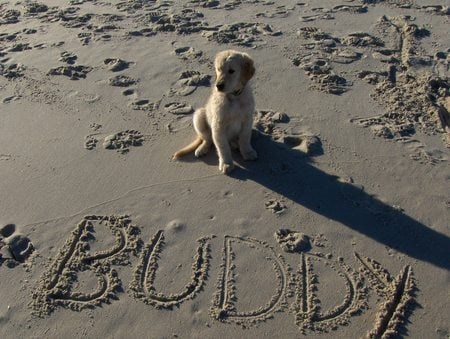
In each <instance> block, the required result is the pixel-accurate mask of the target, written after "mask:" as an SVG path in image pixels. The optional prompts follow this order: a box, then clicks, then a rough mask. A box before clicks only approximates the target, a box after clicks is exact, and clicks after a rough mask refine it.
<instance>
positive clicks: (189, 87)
mask: <svg viewBox="0 0 450 339" xmlns="http://www.w3.org/2000/svg"><path fill="white" fill-rule="evenodd" d="M210 80H211V76H210V75H208V74H203V73H200V72H197V71H185V72H182V73H181V74H180V77H179V80H178V81H177V82H176V83H175V87H174V88H171V89H170V90H169V96H173V95H181V96H186V95H189V94H192V93H193V92H194V91H195V90H196V89H197V88H198V87H199V86H209V85H210Z"/></svg>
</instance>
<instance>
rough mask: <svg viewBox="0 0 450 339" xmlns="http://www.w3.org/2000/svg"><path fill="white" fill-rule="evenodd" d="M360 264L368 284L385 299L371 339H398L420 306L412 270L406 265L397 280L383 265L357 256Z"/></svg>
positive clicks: (370, 334) (368, 335) (369, 333)
mask: <svg viewBox="0 0 450 339" xmlns="http://www.w3.org/2000/svg"><path fill="white" fill-rule="evenodd" d="M355 257H356V259H357V260H358V261H359V262H360V263H361V271H362V272H363V273H364V274H365V275H367V276H368V278H369V282H370V284H371V285H372V287H373V288H374V289H375V291H376V292H377V294H378V296H380V297H381V298H383V299H384V302H383V303H382V304H381V306H380V308H379V311H378V313H377V316H376V322H375V327H374V328H373V329H372V330H371V331H370V332H368V333H367V337H368V338H390V337H394V336H397V335H398V333H399V332H400V330H401V329H402V328H403V327H404V326H405V324H406V323H407V317H408V315H409V314H410V313H411V312H412V309H413V307H414V306H415V305H416V304H417V303H416V301H415V292H416V290H417V288H416V283H415V279H414V277H413V272H412V269H411V266H409V265H406V266H405V267H403V269H402V270H401V272H400V274H399V275H398V276H397V277H396V278H392V277H391V275H390V274H389V272H388V271H387V270H386V269H384V268H383V267H382V266H381V264H380V263H378V262H376V261H375V260H373V259H370V258H368V257H365V256H363V255H360V254H358V253H356V252H355Z"/></svg>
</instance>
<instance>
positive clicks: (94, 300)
mask: <svg viewBox="0 0 450 339" xmlns="http://www.w3.org/2000/svg"><path fill="white" fill-rule="evenodd" d="M99 227H106V228H107V230H109V231H110V232H111V233H112V235H113V237H114V245H113V246H112V247H111V248H109V249H107V250H99V251H95V252H91V251H90V249H91V246H92V245H94V243H95V240H96V237H95V233H96V230H98V228H99ZM138 233H139V230H138V228H137V227H136V226H134V225H132V224H131V220H130V219H129V218H128V216H96V215H91V216H85V217H84V218H83V220H82V221H81V222H80V223H79V224H78V225H77V226H76V227H75V229H74V230H73V231H72V234H71V236H70V238H69V239H68V240H67V241H66V243H65V244H64V245H63V246H62V248H61V249H60V251H59V253H58V254H57V255H56V258H55V260H54V261H53V262H52V263H51V264H50V265H49V267H48V268H47V270H46V271H45V272H44V274H43V275H42V276H41V278H40V279H39V281H38V286H37V288H36V290H35V291H34V292H33V295H32V298H33V299H32V301H31V303H30V306H31V308H32V309H33V311H34V313H35V314H37V315H39V316H44V315H46V314H50V313H51V312H52V311H53V310H54V309H55V308H56V307H57V306H63V307H67V308H70V309H73V310H77V311H78V310H82V309H85V308H93V307H95V306H98V305H101V304H103V303H107V302H109V301H110V300H111V299H117V296H116V293H117V292H118V290H119V288H120V286H121V282H120V279H119V277H118V275H117V272H116V270H114V269H113V268H112V267H111V266H112V265H126V264H128V263H129V255H130V252H131V253H134V254H135V255H136V252H137V249H138V247H139V241H138V238H137V234H138ZM87 272H91V273H93V274H94V275H95V277H96V278H97V288H96V289H95V291H93V292H90V293H88V292H79V291H76V290H74V287H75V285H76V283H80V281H79V277H80V275H81V274H83V275H84V274H86V273H87Z"/></svg>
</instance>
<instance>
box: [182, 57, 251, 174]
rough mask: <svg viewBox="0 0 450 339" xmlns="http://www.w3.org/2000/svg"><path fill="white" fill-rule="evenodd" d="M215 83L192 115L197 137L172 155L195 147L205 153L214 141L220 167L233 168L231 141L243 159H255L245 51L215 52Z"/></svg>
mask: <svg viewBox="0 0 450 339" xmlns="http://www.w3.org/2000/svg"><path fill="white" fill-rule="evenodd" d="M214 66H215V71H216V83H215V86H214V88H213V89H212V93H211V95H210V97H209V99H208V102H207V104H206V106H205V107H202V108H200V109H198V110H197V111H195V113H194V117H193V123H194V129H195V131H196V132H197V138H196V139H195V140H194V141H193V142H192V143H191V144H189V145H188V146H186V147H184V148H183V149H181V150H179V151H178V152H176V153H175V154H174V156H173V157H174V159H179V158H180V157H182V156H184V155H186V154H188V153H191V152H193V151H195V156H196V157H200V156H202V155H205V154H206V153H207V152H208V151H209V149H210V148H211V145H212V144H213V143H214V145H215V147H216V149H217V153H218V156H219V170H220V171H221V172H222V173H224V174H226V173H229V172H230V171H232V170H233V168H234V164H233V158H232V156H231V147H230V143H231V142H234V141H237V145H238V147H239V150H240V152H241V155H242V157H243V158H244V160H254V159H256V158H257V153H256V151H255V150H254V149H253V147H252V146H251V144H250V138H251V134H252V126H253V113H254V110H255V103H254V99H253V93H252V90H251V88H250V86H249V84H248V81H249V80H250V79H251V78H252V77H253V75H254V73H255V68H254V65H253V60H252V59H251V58H250V56H249V55H248V54H246V53H241V52H237V51H234V50H227V51H223V52H220V53H218V54H217V56H216V59H215V62H214Z"/></svg>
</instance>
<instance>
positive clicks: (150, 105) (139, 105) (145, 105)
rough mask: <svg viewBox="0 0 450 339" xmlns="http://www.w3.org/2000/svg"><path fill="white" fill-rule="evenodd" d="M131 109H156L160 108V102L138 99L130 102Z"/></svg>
mask: <svg viewBox="0 0 450 339" xmlns="http://www.w3.org/2000/svg"><path fill="white" fill-rule="evenodd" d="M129 106H130V107H131V109H134V110H142V111H154V110H157V109H158V108H159V102H150V100H148V99H138V100H135V101H132V102H130V103H129Z"/></svg>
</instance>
